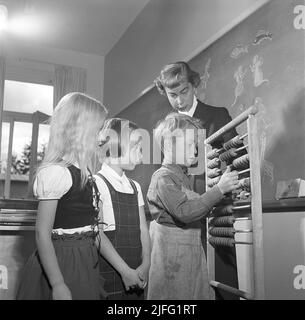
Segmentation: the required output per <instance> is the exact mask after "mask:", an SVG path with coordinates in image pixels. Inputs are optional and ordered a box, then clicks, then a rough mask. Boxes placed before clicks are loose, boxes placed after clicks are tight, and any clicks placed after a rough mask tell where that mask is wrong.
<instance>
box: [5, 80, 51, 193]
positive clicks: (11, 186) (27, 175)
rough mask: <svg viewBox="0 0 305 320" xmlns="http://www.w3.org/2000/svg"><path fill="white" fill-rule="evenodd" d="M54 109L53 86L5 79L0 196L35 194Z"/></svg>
mask: <svg viewBox="0 0 305 320" xmlns="http://www.w3.org/2000/svg"><path fill="white" fill-rule="evenodd" d="M52 111H53V86H49V85H42V84H34V83H27V82H20V81H11V80H6V81H5V87H4V103H3V123H2V137H1V159H0V160H1V171H0V192H1V194H0V196H2V197H4V198H15V199H16V198H17V199H18V198H19V199H20V198H23V199H25V198H29V197H32V181H33V174H34V170H35V167H36V166H37V163H38V162H39V161H41V159H42V157H43V155H44V150H45V147H46V143H47V141H48V136H49V126H48V125H47V124H46V121H47V120H48V118H49V117H50V115H51V114H52ZM32 158H33V159H32Z"/></svg>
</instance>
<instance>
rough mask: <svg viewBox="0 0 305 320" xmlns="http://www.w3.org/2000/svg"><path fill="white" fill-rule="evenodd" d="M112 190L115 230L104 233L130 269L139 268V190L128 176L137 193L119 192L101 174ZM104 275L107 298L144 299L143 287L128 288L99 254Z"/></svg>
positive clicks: (140, 246) (140, 256)
mask: <svg viewBox="0 0 305 320" xmlns="http://www.w3.org/2000/svg"><path fill="white" fill-rule="evenodd" d="M98 176H99V177H101V178H102V179H103V180H104V181H105V183H106V185H107V187H108V190H109V192H110V195H111V201H112V206H113V212H114V217H115V230H113V231H107V226H106V229H105V234H106V235H107V237H108V238H109V240H110V241H111V243H112V245H113V246H114V248H115V249H116V250H117V252H118V254H119V255H120V256H121V257H122V259H123V260H124V261H125V262H126V263H127V264H128V265H129V267H130V268H132V269H136V268H137V267H139V266H140V265H141V263H142V244H141V232H140V219H139V206H138V191H137V188H136V186H135V184H134V182H133V181H132V180H131V179H129V182H130V184H131V186H132V188H133V191H134V193H133V194H129V193H123V192H119V191H116V190H115V189H114V187H113V186H112V184H111V183H110V182H109V181H108V180H107V179H106V178H105V177H104V176H103V175H101V174H99V173H98ZM100 272H101V278H103V279H104V280H105V283H104V290H105V292H106V294H107V297H105V298H106V299H108V300H141V299H144V290H142V289H139V288H136V289H134V290H130V291H126V290H125V287H124V284H123V281H122V279H121V277H120V275H119V273H118V272H117V271H116V270H115V269H114V268H113V267H112V266H111V265H110V264H109V263H108V262H107V261H106V260H105V259H104V258H103V257H101V256H100Z"/></svg>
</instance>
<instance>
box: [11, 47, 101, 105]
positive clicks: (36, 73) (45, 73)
mask: <svg viewBox="0 0 305 320" xmlns="http://www.w3.org/2000/svg"><path fill="white" fill-rule="evenodd" d="M6 51H7V78H9V79H11V80H13V78H15V79H16V78H19V79H20V80H21V81H25V80H26V79H28V80H27V81H30V80H31V79H33V81H35V79H37V81H39V80H45V82H49V81H50V80H51V79H52V77H53V72H54V71H53V70H54V65H55V64H62V65H68V66H74V67H82V68H85V69H86V70H87V93H88V94H90V95H92V96H93V97H95V98H96V99H99V100H103V89H104V57H103V56H98V55H91V54H85V53H80V52H76V51H70V50H60V49H55V48H48V47H38V46H33V45H28V46H26V45H20V44H18V43H9V42H8V43H7V47H6Z"/></svg>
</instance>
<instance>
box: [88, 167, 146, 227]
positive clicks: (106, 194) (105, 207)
mask: <svg viewBox="0 0 305 320" xmlns="http://www.w3.org/2000/svg"><path fill="white" fill-rule="evenodd" d="M99 173H100V174H102V175H103V176H104V177H105V178H106V179H107V180H108V181H109V182H110V183H111V185H112V186H113V188H114V189H115V190H116V191H118V192H123V193H129V194H133V193H134V191H133V188H132V186H131V184H130V182H129V180H128V178H127V177H126V175H125V173H123V175H122V176H120V175H119V174H117V173H116V172H115V171H114V170H113V169H112V168H111V167H110V166H108V165H107V164H106V163H103V165H102V169H101V170H100V171H99ZM94 178H95V182H96V185H97V187H98V189H99V192H100V201H101V202H102V206H101V210H100V218H101V220H102V221H103V222H104V223H106V225H104V224H103V225H102V226H103V230H104V231H113V230H115V217H114V212H113V206H112V201H111V195H110V191H109V190H108V187H107V185H106V183H105V181H104V180H103V179H102V178H100V177H99V176H97V175H94ZM132 181H133V182H134V184H135V186H136V188H137V191H138V205H139V207H142V206H144V200H143V195H142V190H141V187H140V185H139V184H138V182H136V181H134V180H132Z"/></svg>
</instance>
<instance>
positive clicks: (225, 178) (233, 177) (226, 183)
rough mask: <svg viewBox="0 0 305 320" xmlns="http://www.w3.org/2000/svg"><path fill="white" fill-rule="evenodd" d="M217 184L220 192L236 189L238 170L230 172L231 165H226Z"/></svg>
mask: <svg viewBox="0 0 305 320" xmlns="http://www.w3.org/2000/svg"><path fill="white" fill-rule="evenodd" d="M217 185H218V187H219V189H220V191H221V192H222V194H225V193H228V192H231V191H233V190H236V189H237V188H238V172H237V171H232V172H231V167H229V166H228V167H227V169H226V171H225V172H224V173H223V175H222V176H221V178H220V180H219V182H218V184H217Z"/></svg>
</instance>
